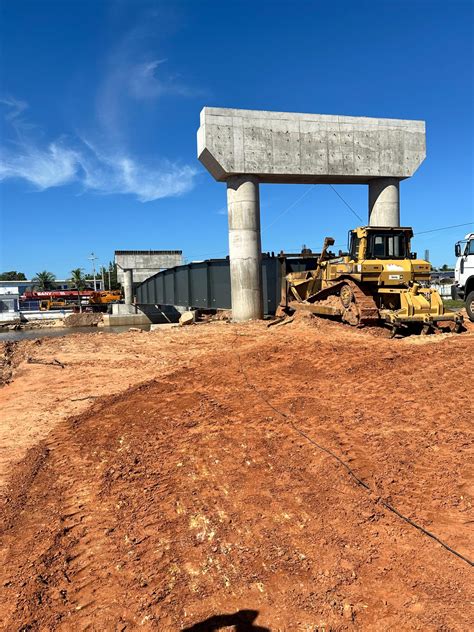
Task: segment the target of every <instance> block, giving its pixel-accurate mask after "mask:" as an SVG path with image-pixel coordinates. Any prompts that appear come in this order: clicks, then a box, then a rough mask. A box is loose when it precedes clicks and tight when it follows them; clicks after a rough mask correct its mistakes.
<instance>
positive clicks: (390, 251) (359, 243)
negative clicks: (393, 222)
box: [349, 226, 413, 261]
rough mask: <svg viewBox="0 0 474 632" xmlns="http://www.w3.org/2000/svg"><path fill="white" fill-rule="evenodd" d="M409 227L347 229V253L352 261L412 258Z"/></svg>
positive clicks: (411, 233)
mask: <svg viewBox="0 0 474 632" xmlns="http://www.w3.org/2000/svg"><path fill="white" fill-rule="evenodd" d="M412 237H413V231H412V229H411V228H385V227H372V226H364V227H360V228H356V229H354V230H351V231H349V253H350V258H351V260H353V261H362V260H366V259H412V258H413V255H412V254H411V252H410V239H411V238H412Z"/></svg>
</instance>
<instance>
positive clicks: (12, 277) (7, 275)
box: [0, 270, 26, 281]
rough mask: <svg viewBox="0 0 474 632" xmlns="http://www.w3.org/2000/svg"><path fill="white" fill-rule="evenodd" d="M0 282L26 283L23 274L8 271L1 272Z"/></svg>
mask: <svg viewBox="0 0 474 632" xmlns="http://www.w3.org/2000/svg"><path fill="white" fill-rule="evenodd" d="M0 281H26V276H25V275H24V274H23V272H17V271H16V270H10V271H9V272H2V273H1V274H0Z"/></svg>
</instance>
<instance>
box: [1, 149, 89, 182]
mask: <svg viewBox="0 0 474 632" xmlns="http://www.w3.org/2000/svg"><path fill="white" fill-rule="evenodd" d="M77 160H78V155H77V154H76V152H75V151H73V150H71V149H68V148H67V147H62V146H61V145H60V144H58V143H56V142H53V143H50V144H49V145H48V146H47V147H45V148H44V149H40V148H38V147H35V146H33V145H28V144H25V143H21V144H17V151H6V152H5V155H4V156H2V159H1V161H0V180H7V179H9V178H22V179H24V180H28V182H31V184H33V185H34V186H35V187H36V188H37V189H39V190H40V191H42V190H44V189H48V188H50V187H55V186H60V185H62V184H67V183H68V182H72V181H73V180H74V179H75V178H76V170H77Z"/></svg>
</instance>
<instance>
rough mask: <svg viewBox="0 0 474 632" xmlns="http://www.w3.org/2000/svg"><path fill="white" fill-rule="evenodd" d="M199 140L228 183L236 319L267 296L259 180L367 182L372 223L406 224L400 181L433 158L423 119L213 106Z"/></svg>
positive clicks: (202, 155)
mask: <svg viewBox="0 0 474 632" xmlns="http://www.w3.org/2000/svg"><path fill="white" fill-rule="evenodd" d="M197 145H198V158H199V160H200V161H201V162H202V164H203V165H204V166H205V167H206V169H207V170H208V171H209V172H210V173H211V175H212V176H213V177H214V178H215V179H216V180H217V181H219V182H227V183H228V209H229V245H230V248H229V254H230V261H231V270H232V267H233V268H234V270H233V272H231V291H232V309H233V314H234V319H235V320H248V319H251V318H261V301H257V300H255V301H252V300H250V299H249V297H250V296H253V295H255V294H259V295H260V296H261V280H260V286H259V287H256V284H257V285H258V283H259V281H258V279H259V277H261V275H260V273H257V271H256V266H257V265H258V266H260V209H259V196H258V184H259V183H260V182H262V183H282V184H366V185H368V188H369V205H368V206H369V209H368V215H369V220H368V223H369V224H370V225H372V226H376V225H379V226H382V225H383V226H399V225H400V202H399V182H400V180H403V179H405V178H409V177H411V176H412V175H413V174H414V173H415V171H416V170H417V169H418V167H419V166H420V164H421V163H422V162H423V160H424V159H425V157H426V141H425V122H424V121H413V120H402V119H383V118H368V117H354V116H337V115H334V116H333V115H326V114H300V113H293V112H268V111H262V110H238V109H228V108H210V107H205V108H203V110H202V111H201V125H200V127H199V130H198V133H197ZM236 183H239V184H238V185H237V186H236ZM246 183H248V185H246ZM250 190H251V191H252V193H251V194H249V191H250ZM244 191H245V192H244ZM240 196H241V197H242V199H240ZM249 196H250V197H249ZM244 202H245V203H244ZM251 226H253V227H254V228H250V227H251ZM255 227H258V228H255ZM252 231H254V233H255V234H254V235H253V234H252V237H251V238H250V235H251V233H252ZM250 244H251V245H250ZM257 248H258V249H259V252H258V255H257V254H256V249H257ZM244 296H245V297H246V298H245V300H244V299H243V298H242V297H244ZM234 299H235V301H234ZM234 302H235V306H234ZM242 302H245V303H246V307H244V306H243V305H242Z"/></svg>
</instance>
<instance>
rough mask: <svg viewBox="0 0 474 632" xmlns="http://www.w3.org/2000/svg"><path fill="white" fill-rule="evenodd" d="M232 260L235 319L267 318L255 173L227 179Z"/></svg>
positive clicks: (257, 186)
mask: <svg viewBox="0 0 474 632" xmlns="http://www.w3.org/2000/svg"><path fill="white" fill-rule="evenodd" d="M227 206H228V212H229V259H230V283H231V299H232V319H233V320H234V321H238V322H239V321H245V320H251V319H253V320H257V319H260V318H263V293H262V262H261V259H262V255H261V250H262V248H261V237H260V194H259V181H258V179H257V178H256V177H254V176H248V175H246V176H234V177H231V178H229V179H228V180H227Z"/></svg>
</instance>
